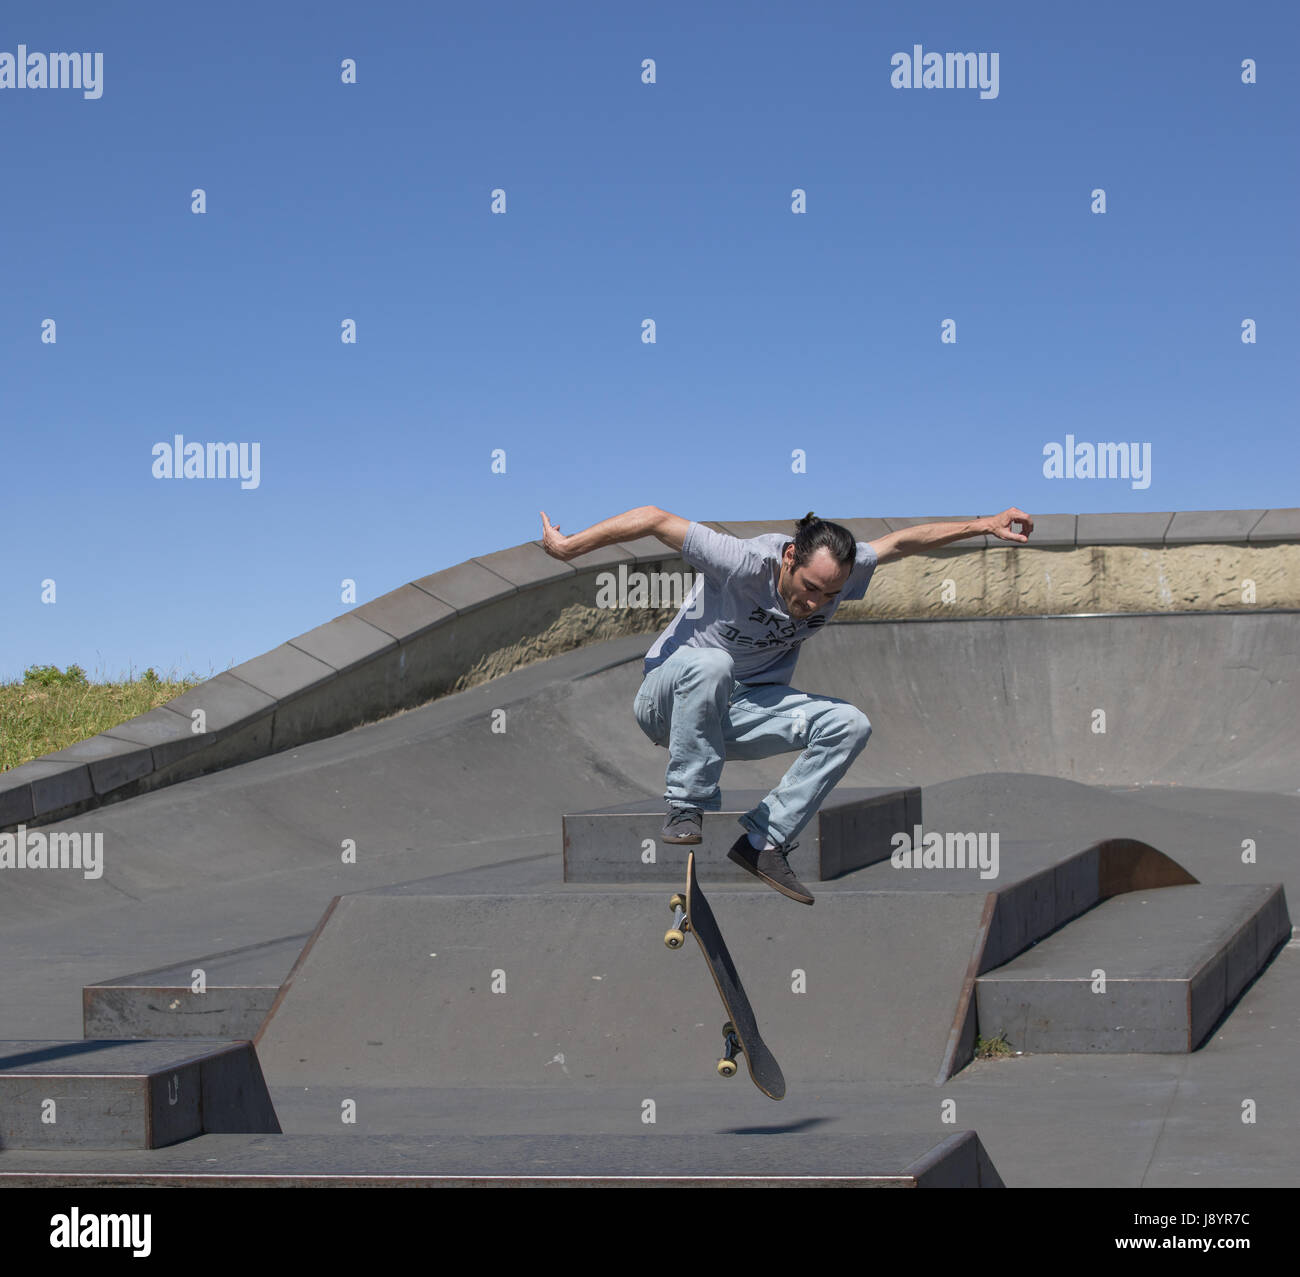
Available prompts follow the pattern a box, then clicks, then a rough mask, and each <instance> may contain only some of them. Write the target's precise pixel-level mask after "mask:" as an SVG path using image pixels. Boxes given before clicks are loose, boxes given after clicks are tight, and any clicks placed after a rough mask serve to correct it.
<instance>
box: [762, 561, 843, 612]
mask: <svg viewBox="0 0 1300 1277" xmlns="http://www.w3.org/2000/svg"><path fill="white" fill-rule="evenodd" d="M852 571H853V567H852V565H851V564H846V565H845V566H844V567H840V565H839V564H838V563H836V562H835V559H834V557H833V556H832V555H831V552H830V551H829V550H828V549H826V548H825V546H822V547H821V548H819V549H817V550H814V551H813V554H812V556H811V557H810V558H809V560H808V562H807V563H805V564H804V565H803V567H800V568H796V567H795V566H794V546H793V545H787V546H786V547H785V557H784V558H783V559H782V560H781V579H780V582H779V583H778V585H777V592H778V593H779V594H780V595H781V598H782V599H784V600H785V606H786V611H787V612H789V613H790V615H791V617H792V618H793V619H794V620H796V621H802V620H804V619H806V618H807V617H809V616H811V615H812V614H813V613H814V612H815V611H817V609H818V608H820V607H825V605H826V604H827V603H829V602H830V601H831V600H832V599H833V598H834V597H835V596H836V595H837V594H838V593H839V592H840V591H841V590H842V589H843V588H844V586H845V585H846V584H847V583H848V579H849V573H850V572H852Z"/></svg>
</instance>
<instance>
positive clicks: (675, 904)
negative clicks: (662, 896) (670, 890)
mask: <svg viewBox="0 0 1300 1277" xmlns="http://www.w3.org/2000/svg"><path fill="white" fill-rule="evenodd" d="M668 907H669V908H670V909H672V910H673V911H674V912H676V911H677V910H678V909H685V908H686V897H685V896H683V895H681V894H680V893H678V894H677V895H675V896H674V897H673V898H672V899H671V900H670V901H669V902H668Z"/></svg>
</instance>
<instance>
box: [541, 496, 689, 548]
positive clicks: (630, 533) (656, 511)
mask: <svg viewBox="0 0 1300 1277" xmlns="http://www.w3.org/2000/svg"><path fill="white" fill-rule="evenodd" d="M539 513H540V514H541V516H542V549H544V550H545V551H546V553H547V554H549V555H550V556H551V557H552V558H553V559H564V560H565V561H566V562H567V561H568V560H569V559H576V558H577V557H578V555H580V554H588V553H590V552H591V551H592V550H599V549H601V548H602V547H604V546H607V545H613V544H614V543H615V542H616V541H635V540H636V539H637V538H638V537H658V538H659V540H660V541H662V542H663V543H664V544H665V545H666V546H668V547H670V548H671V549H673V550H678V551H680V550H681V548H682V543H683V542H684V541H685V540H686V532H687V530H688V529H689V528H690V526H691V524H690V520H689V519H683V518H680V517H679V516H678V515H675V514H669V513H668V511H667V510H661V509H660V508H659V507H658V506H657V505H643V506H638V507H637V508H636V509H635V510H629V511H627V513H626V514H616V515H615V516H614V517H613V518H612V519H606V520H604V521H603V522H602V523H593V524H592V525H591V527H589V528H586V529H585V530H584V531H582V532H574V533H573V534H572V535H571V536H567V537H566V536H563V535H561V533H560V527H559V524H555V525H552V524H551V521H550V519H548V518H547V517H546V511H545V510H541V511H539Z"/></svg>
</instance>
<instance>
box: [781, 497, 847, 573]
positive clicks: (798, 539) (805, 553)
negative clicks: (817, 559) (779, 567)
mask: <svg viewBox="0 0 1300 1277" xmlns="http://www.w3.org/2000/svg"><path fill="white" fill-rule="evenodd" d="M787 544H789V542H787ZM822 548H825V549H827V550H829V551H830V552H831V558H833V559H834V560H835V562H836V563H837V564H838V565H839V566H840V567H841V568H846V567H852V565H853V564H854V563H855V562H856V561H857V557H858V544H857V542H856V541H855V540H854V539H853V533H852V532H850V531H849V530H848V528H846V527H844V526H842V525H841V524H838V523H831V522H830V521H829V520H827V519H819V518H818V517H817V516H816V515H815V514H813V512H812V511H811V510H809V511H808V513H807V514H805V515H804V517H803V518H802V519H800V520H799V522H798V523H796V524H795V534H794V565H795V567H797V568H801V567H803V565H804V564H805V563H807V562H808V560H809V559H810V558H812V556H813V554H814V553H816V551H817V550H819V549H822Z"/></svg>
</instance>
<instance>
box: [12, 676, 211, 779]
mask: <svg viewBox="0 0 1300 1277" xmlns="http://www.w3.org/2000/svg"><path fill="white" fill-rule="evenodd" d="M209 677H210V676H209ZM206 681H207V679H206V678H201V677H199V675H197V674H189V675H187V676H185V677H184V678H182V677H180V676H178V675H177V674H175V672H174V671H173V672H171V673H169V674H168V675H167V676H166V677H163V676H161V675H159V674H158V673H157V672H156V671H155V670H154V669H153V668H152V667H151V668H149V669H147V670H145V672H144V673H143V674H141V675H140V677H139V678H132V679H128V680H127V681H125V682H121V683H92V682H91V681H90V680H89V679H88V678H87V677H86V671H85V670H83V669H82V668H81V666H80V665H69V666H68V668H67V669H66V670H60V669H59V667H58V666H57V665H33V666H31V667H29V668H28V669H27V671H26V672H25V673H24V675H23V679H22V682H12V683H0V727H2V730H0V771H8V770H9V769H10V768H11V767H17V766H18V765H19V764H20V763H26V762H29V761H30V760H31V759H33V758H39V757H40V756H41V755H42V754H50V753H53V752H54V750H56V749H64V748H66V747H67V746H68V745H73V744H75V743H76V742H77V741H79V740H88V739H89V738H90V737H91V736H97V735H98V734H99V733H100V732H102V731H104V730H105V729H106V728H109V727H116V726H117V725H118V724H119V723H123V722H125V721H126V720H127V719H128V718H134V717H135V716H136V715H137V714H144V713H147V712H148V711H149V710H151V709H155V708H157V707H158V706H159V705H165V704H166V703H167V702H168V701H170V700H172V699H173V698H174V697H177V696H179V695H180V694H181V693H182V692H185V691H188V690H189V689H190V688H191V687H197V686H198V684H199V683H204V682H206Z"/></svg>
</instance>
